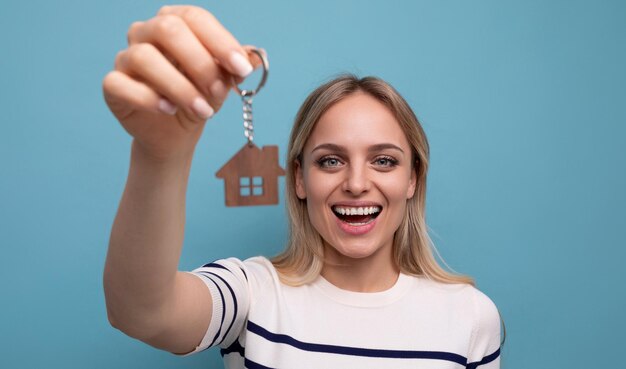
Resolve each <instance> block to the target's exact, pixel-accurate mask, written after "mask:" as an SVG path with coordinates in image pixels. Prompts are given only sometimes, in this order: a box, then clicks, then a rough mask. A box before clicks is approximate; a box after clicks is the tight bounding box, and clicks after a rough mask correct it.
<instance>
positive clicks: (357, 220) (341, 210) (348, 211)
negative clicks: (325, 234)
mask: <svg viewBox="0 0 626 369" xmlns="http://www.w3.org/2000/svg"><path fill="white" fill-rule="evenodd" d="M332 210H333V213H334V214H335V216H337V218H339V220H341V221H342V222H344V223H348V224H350V225H352V226H361V225H365V224H368V223H371V222H372V221H374V219H376V217H378V215H380V212H381V211H382V208H381V207H380V206H338V205H336V206H333V207H332Z"/></svg>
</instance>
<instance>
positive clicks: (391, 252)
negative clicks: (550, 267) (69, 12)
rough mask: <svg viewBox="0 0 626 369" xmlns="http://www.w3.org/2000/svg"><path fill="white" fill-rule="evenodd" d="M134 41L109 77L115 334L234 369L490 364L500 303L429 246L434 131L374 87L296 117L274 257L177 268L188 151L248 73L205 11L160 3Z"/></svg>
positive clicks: (108, 275)
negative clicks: (121, 151)
mask: <svg viewBox="0 0 626 369" xmlns="http://www.w3.org/2000/svg"><path fill="white" fill-rule="evenodd" d="M128 39H129V46H128V48H127V49H126V50H123V51H122V52H120V53H119V54H118V56H117V58H116V62H115V69H114V70H113V71H112V72H110V73H109V74H108V75H107V76H106V77H105V79H104V81H103V87H104V96H105V99H106V101H107V103H108V104H109V107H110V108H111V111H112V112H113V113H114V114H115V116H116V117H117V118H118V120H119V121H120V123H121V124H122V126H123V127H124V128H125V129H126V130H127V131H128V132H129V133H130V134H131V135H132V136H133V143H132V150H131V151H132V153H131V165H130V171H129V175H128V181H127V184H126V188H125V191H124V194H123V196H122V200H121V203H120V206H119V210H118V214H117V216H116V218H115V222H114V225H113V229H112V233H111V239H110V245H109V252H108V255H107V261H106V266H105V274H104V287H105V294H106V303H107V311H108V315H109V320H110V322H111V324H112V325H113V326H114V327H116V328H118V329H120V330H122V331H123V332H125V333H126V334H128V335H129V336H131V337H135V338H137V339H140V340H142V341H144V342H146V343H148V344H150V345H152V346H154V347H157V348H160V349H163V350H167V351H170V352H173V353H176V354H192V353H195V352H199V351H202V350H204V349H206V348H208V347H211V346H219V347H220V348H221V353H222V355H223V356H224V361H225V365H226V367H227V368H244V367H245V368H388V367H389V368H390V367H393V368H451V369H452V368H464V367H465V368H477V367H478V368H481V369H493V368H499V355H500V319H499V315H498V311H497V309H496V307H495V305H494V304H493V302H492V301H491V300H490V299H489V298H488V297H487V296H485V295H484V294H482V293H481V292H480V291H478V290H477V289H476V288H475V287H474V286H473V282H472V280H471V279H470V278H468V277H464V276H459V275H455V274H451V273H449V272H447V271H445V270H444V269H442V268H441V267H440V266H439V265H438V264H437V262H436V261H435V259H434V257H433V254H432V251H431V243H430V240H429V238H428V234H427V228H426V223H425V215H424V209H425V195H426V174H427V169H428V143H427V140H426V136H425V135H424V132H423V130H422V128H421V126H420V124H419V122H418V120H417V118H416V117H415V115H414V114H413V112H412V110H411V108H410V107H409V106H408V104H407V103H406V102H405V100H404V99H403V98H402V97H401V96H400V95H399V94H398V93H397V92H396V91H395V90H394V89H393V88H392V87H391V86H389V85H388V84H387V83H385V82H384V81H382V80H380V79H377V78H374V77H367V78H363V79H359V78H357V77H354V76H341V77H339V78H336V79H334V80H332V81H330V82H328V83H326V84H324V85H322V86H320V87H319V88H317V89H316V90H315V91H313V92H312V93H311V94H310V95H309V97H308V98H307V99H306V101H305V102H304V104H303V105H302V107H301V108H300V110H299V112H298V114H297V116H296V119H295V124H294V127H293V130H292V133H291V137H290V140H289V148H288V155H287V181H286V193H287V195H286V196H287V200H286V201H287V206H288V210H289V221H290V226H291V228H290V239H289V243H288V245H287V248H286V249H285V251H284V252H283V253H281V254H280V255H278V256H276V257H274V258H273V259H272V260H269V259H267V258H265V257H254V258H251V259H248V260H244V261H242V260H238V259H235V258H230V259H225V260H218V261H214V262H212V263H209V264H206V265H204V266H203V267H200V268H198V269H196V270H194V271H193V272H181V271H178V270H177V264H178V261H179V257H180V252H181V248H182V244H183V232H184V224H185V220H184V214H185V194H186V187H187V179H188V175H189V170H190V165H191V161H192V157H193V153H194V148H195V145H196V143H197V142H198V139H199V137H200V135H201V133H202V129H203V127H204V124H205V122H206V120H207V119H209V118H210V117H211V116H212V115H213V114H215V113H216V112H217V111H218V110H219V108H220V106H221V105H222V103H223V101H224V100H225V99H226V97H227V95H228V92H229V90H230V89H231V88H232V87H233V83H235V82H234V81H236V82H238V81H241V80H242V79H243V78H245V77H246V76H247V75H248V74H249V73H250V72H251V71H252V70H253V68H254V67H255V65H253V64H255V63H256V62H255V60H254V58H250V57H249V56H248V53H247V52H246V48H244V47H242V46H241V45H240V44H239V43H238V42H237V40H236V39H235V38H234V37H233V36H232V35H231V34H230V33H229V32H228V31H227V30H226V29H224V28H223V27H222V26H221V25H220V24H219V22H218V21H217V20H216V19H215V18H214V17H213V16H212V15H211V14H210V13H209V12H207V11H206V10H204V9H201V8H197V7H191V6H168V7H164V8H162V9H161V10H160V11H159V13H158V14H157V16H155V17H154V18H152V19H150V20H148V21H146V22H137V23H134V24H133V25H132V26H131V28H130V30H129V34H128Z"/></svg>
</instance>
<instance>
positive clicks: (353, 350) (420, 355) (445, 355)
mask: <svg viewBox="0 0 626 369" xmlns="http://www.w3.org/2000/svg"><path fill="white" fill-rule="evenodd" d="M247 329H248V331H250V332H252V333H255V334H258V335H259V336H261V337H263V338H265V339H266V340H268V341H271V342H275V343H284V344H286V345H289V346H293V347H295V348H297V349H300V350H304V351H311V352H323V353H329V354H339V355H351V356H364V357H378V358H394V359H435V360H446V361H452V362H455V363H457V364H460V365H463V366H465V365H467V358H465V357H464V356H461V355H458V354H453V353H451V352H443V351H411V350H386V349H369V348H361V347H349V346H335V345H325V344H319V343H309V342H302V341H299V340H297V339H295V338H293V337H290V336H288V335H286V334H277V333H272V332H270V331H268V330H267V329H265V328H263V327H261V326H259V325H257V324H255V323H253V322H251V321H248V327H247Z"/></svg>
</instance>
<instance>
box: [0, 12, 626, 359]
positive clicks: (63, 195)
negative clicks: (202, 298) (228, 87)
mask: <svg viewBox="0 0 626 369" xmlns="http://www.w3.org/2000/svg"><path fill="white" fill-rule="evenodd" d="M195 3H196V4H198V5H203V6H205V7H208V8H209V9H210V10H211V11H212V12H213V13H214V14H216V16H217V17H218V18H219V19H220V20H221V21H222V22H223V23H224V25H225V26H226V27H227V28H229V29H230V30H231V31H232V32H233V33H234V35H235V36H236V37H237V38H238V39H239V40H240V41H241V42H242V43H246V44H255V45H258V46H262V47H264V48H265V49H266V50H267V51H268V53H269V58H270V62H271V74H270V77H269V81H268V84H267V86H266V88H265V89H264V90H263V91H262V93H261V94H260V95H259V96H258V97H257V98H256V99H255V105H254V108H255V123H256V128H257V131H256V139H257V142H258V143H259V144H261V145H263V144H278V145H280V155H281V162H283V163H284V154H285V150H286V142H287V137H288V133H289V129H290V126H291V123H292V119H293V117H294V115H295V112H296V110H297V108H298V107H299V104H300V103H301V102H302V100H303V99H304V97H305V96H306V95H307V93H308V92H310V91H311V90H312V89H313V88H314V87H316V86H317V85H318V84H320V83H321V82H323V81H325V80H326V79H327V78H329V77H331V76H333V75H335V74H337V73H339V72H346V71H347V72H354V73H358V74H359V75H368V74H374V75H378V76H380V77H382V78H384V79H386V80H388V81H389V82H391V83H392V84H393V85H394V86H395V87H396V88H397V89H398V90H399V91H400V92H401V93H402V94H403V95H404V96H405V97H406V99H407V100H408V101H409V103H410V104H411V105H412V106H413V108H414V109H415V111H416V113H417V115H418V117H419V118H420V119H421V121H422V123H423V125H424V128H425V130H426V132H427V134H428V136H429V139H430V144H431V147H432V170H431V172H430V177H429V183H428V185H429V192H428V221H429V225H430V227H431V228H432V231H433V238H434V241H435V243H436V245H437V246H438V248H439V250H440V252H441V254H442V255H443V257H444V259H445V260H446V261H447V262H448V264H450V266H451V267H453V268H454V269H456V270H458V271H460V272H463V273H467V274H470V275H473V276H474V277H475V278H476V280H477V282H478V286H479V287H480V288H481V289H482V290H483V291H485V292H486V293H487V294H488V295H489V296H490V297H491V298H492V299H493V300H494V301H495V302H496V304H497V305H498V306H499V308H500V310H501V312H502V315H503V316H504V319H505V321H506V325H507V328H508V340H507V343H506V346H505V349H504V352H503V367H504V368H520V369H521V368H535V369H538V368H591V367H594V368H610V367H613V368H615V367H618V366H620V365H623V354H622V353H623V344H624V338H623V337H624V332H625V331H626V323H625V318H624V312H625V311H626V292H624V291H625V289H624V287H623V286H622V284H623V281H624V274H623V270H624V268H623V260H624V259H625V257H626V253H625V251H624V249H625V247H624V246H626V242H625V241H624V237H623V231H624V230H625V229H626V213H625V208H626V195H625V193H624V190H625V189H626V87H625V86H626V67H625V66H626V3H625V2H621V1H550V2H547V1H538V0H530V1H529V0H526V1H518V2H508V1H471V2H470V1H434V0H433V1H385V2H383V1H380V2H374V1H370V2H363V1H330V0H323V1H320V0H318V1H309V2H298V1H269V0H265V1H215V2H212V4H210V5H209V4H206V3H202V2H195ZM163 4H164V3H162V2H161V1H129V0H123V1H122V0H108V1H78V0H76V1H69V0H59V1H29V2H18V1H5V2H3V5H2V9H1V10H0V45H1V52H0V53H1V56H0V107H1V109H0V119H1V124H2V133H0V165H1V166H0V173H1V177H0V201H1V202H0V236H1V237H0V243H1V246H2V248H1V250H2V256H1V257H0V283H1V285H0V286H1V288H0V293H1V295H0V296H1V297H0V299H1V300H0V301H1V302H0V367H2V368H44V367H47V368H112V367H122V368H131V367H132V368H150V369H155V368H207V367H221V362H220V359H219V354H218V353H217V351H215V350H211V351H209V352H204V353H202V354H200V355H197V356H194V357H189V358H178V357H175V356H173V355H171V354H169V353H166V352H161V351H158V350H156V349H153V348H151V347H149V346H147V345H144V344H142V343H140V342H138V341H134V340H132V339H130V338H128V337H126V336H125V335H123V334H122V333H120V332H118V331H116V330H115V329H113V328H111V327H110V326H109V324H108V321H107V318H106V312H105V305H104V299H103V291H102V270H103V265H104V259H105V255H106V248H107V243H108V236H109V232H110V229H111V225H112V222H113V218H114V215H115V212H116V209H117V205H118V201H119V199H120V196H121V193H122V191H123V188H124V183H125V180H126V174H127V170H128V159H129V144H130V138H129V136H128V135H127V134H126V133H125V132H124V131H123V129H122V128H121V127H120V126H119V124H118V123H117V121H116V120H115V119H114V117H113V116H112V114H110V112H109V111H108V109H107V108H106V105H105V104H104V102H103V99H102V92H101V80H102V78H103V77H104V75H105V74H106V73H107V72H108V71H109V70H110V69H111V68H112V65H113V60H114V57H115V54H116V53H117V51H119V50H121V49H123V48H124V47H125V45H126V31H127V28H128V26H129V25H130V23H131V22H132V21H134V20H145V19H148V18H150V17H152V16H153V14H155V13H156V11H157V10H158V9H159V7H160V6H161V5H163ZM243 142H244V139H243V134H242V122H241V106H240V102H239V100H238V99H237V98H236V96H234V95H232V96H231V98H230V99H229V100H228V101H227V103H226V105H225V106H224V108H223V110H222V111H221V112H220V113H219V114H218V115H217V116H216V117H215V118H214V119H213V120H212V121H210V122H209V123H208V125H207V127H206V129H205V132H204V135H203V137H202V139H201V141H200V143H199V145H198V147H197V153H196V156H195V159H194V163H193V167H192V173H191V177H190V183H189V192H188V209H187V229H186V239H185V247H184V251H183V255H182V259H181V261H180V268H181V269H191V268H194V267H196V266H198V265H200V264H202V263H204V262H207V261H211V260H213V259H216V258H221V257H227V256H237V257H248V256H252V255H257V254H265V255H272V254H275V253H276V252H278V251H279V250H280V249H281V248H282V246H283V245H284V243H285V238H286V220H285V211H284V207H283V198H281V205H280V206H273V207H267V206H265V207H250V208H228V209H227V208H225V207H224V205H223V201H224V199H223V184H222V182H221V181H220V180H218V179H217V178H215V177H214V173H215V172H216V171H217V169H219V167H220V166H221V165H222V164H223V163H225V162H226V161H227V160H228V158H230V156H231V155H232V154H234V153H235V152H236V151H237V150H238V149H239V148H240V147H241V145H242V144H243ZM281 186H284V179H283V180H281ZM281 196H282V194H281Z"/></svg>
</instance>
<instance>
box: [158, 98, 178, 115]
mask: <svg viewBox="0 0 626 369" xmlns="http://www.w3.org/2000/svg"><path fill="white" fill-rule="evenodd" d="M159 110H160V111H161V112H163V113H165V114H169V115H174V114H176V111H177V110H178V107H177V106H176V105H174V104H172V102H171V101H169V100H167V99H164V98H160V99H159Z"/></svg>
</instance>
